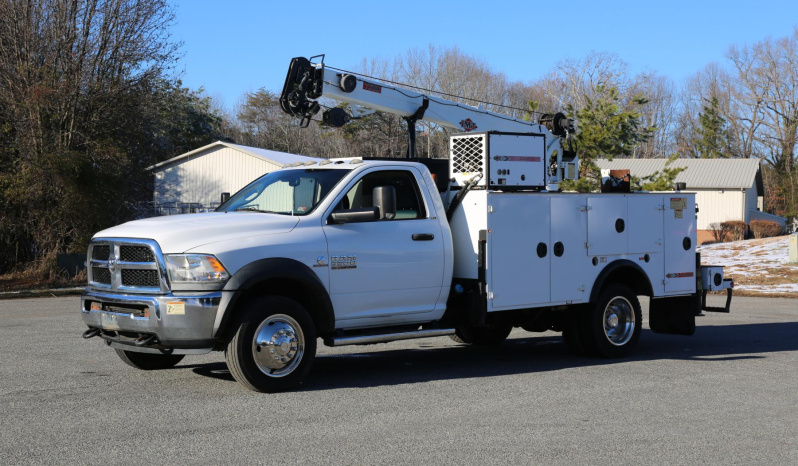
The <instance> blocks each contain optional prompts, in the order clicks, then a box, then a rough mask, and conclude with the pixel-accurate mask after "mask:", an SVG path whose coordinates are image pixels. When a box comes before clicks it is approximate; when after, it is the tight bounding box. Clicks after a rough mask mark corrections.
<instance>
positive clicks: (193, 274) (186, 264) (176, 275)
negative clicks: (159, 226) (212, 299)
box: [164, 254, 230, 290]
mask: <svg viewBox="0 0 798 466" xmlns="http://www.w3.org/2000/svg"><path fill="white" fill-rule="evenodd" d="M164 259H165V260H166V269H167V270H168V272H169V281H170V283H171V284H172V288H173V289H198V288H199V289H203V290H217V289H219V288H221V287H222V286H223V285H224V283H225V282H226V281H227V280H228V279H229V278H230V274H229V273H228V272H227V270H226V269H225V268H224V266H223V265H222V263H221V262H219V259H217V258H216V257H214V256H212V255H210V254H167V255H166V256H165V257H164Z"/></svg>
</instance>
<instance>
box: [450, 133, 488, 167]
mask: <svg viewBox="0 0 798 466" xmlns="http://www.w3.org/2000/svg"><path fill="white" fill-rule="evenodd" d="M484 159H485V136H471V137H462V138H455V139H453V140H452V171H453V172H454V173H482V172H483V169H484Z"/></svg>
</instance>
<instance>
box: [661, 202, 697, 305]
mask: <svg viewBox="0 0 798 466" xmlns="http://www.w3.org/2000/svg"><path fill="white" fill-rule="evenodd" d="M664 217H665V221H664V225H665V231H664V236H665V293H666V294H668V293H676V294H678V293H684V292H688V293H694V292H695V282H696V277H695V271H696V264H695V242H696V231H695V195H693V194H684V193H673V194H670V195H667V196H666V197H665V216H664Z"/></svg>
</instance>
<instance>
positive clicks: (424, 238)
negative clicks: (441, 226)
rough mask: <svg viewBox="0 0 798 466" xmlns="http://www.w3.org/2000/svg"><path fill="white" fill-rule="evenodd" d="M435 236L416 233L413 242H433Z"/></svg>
mask: <svg viewBox="0 0 798 466" xmlns="http://www.w3.org/2000/svg"><path fill="white" fill-rule="evenodd" d="M433 239H435V235H433V234H432V233H416V234H415V235H413V241H432V240H433Z"/></svg>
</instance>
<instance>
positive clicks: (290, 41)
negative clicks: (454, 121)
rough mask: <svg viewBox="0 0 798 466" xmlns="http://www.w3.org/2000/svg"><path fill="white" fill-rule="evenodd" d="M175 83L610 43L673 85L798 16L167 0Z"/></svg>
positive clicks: (245, 85)
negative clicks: (440, 54)
mask: <svg viewBox="0 0 798 466" xmlns="http://www.w3.org/2000/svg"><path fill="white" fill-rule="evenodd" d="M170 2H171V4H172V5H174V7H175V14H176V20H175V24H174V26H173V28H172V34H173V38H174V39H175V40H177V41H180V42H182V43H183V47H182V53H183V58H182V59H181V60H180V63H179V65H178V73H179V75H180V77H181V79H182V80H183V84H184V85H185V86H187V87H189V88H192V89H195V90H196V89H199V88H203V89H204V91H205V94H206V95H208V96H211V97H213V98H214V99H215V100H216V101H217V102H218V103H220V104H221V105H223V106H225V107H227V108H232V107H233V106H234V105H235V103H236V102H237V101H239V100H240V99H241V97H242V96H243V95H244V93H246V92H253V91H256V90H258V89H260V88H265V89H267V90H270V91H274V92H280V91H281V90H282V86H283V83H284V81H285V75H286V73H287V71H288V65H289V62H290V61H291V58H293V57H298V56H304V57H310V56H312V55H318V54H325V55H326V59H325V62H326V63H327V64H329V65H331V66H334V67H337V68H343V69H354V68H356V67H357V65H358V64H359V63H360V62H361V61H362V60H363V59H364V58H368V59H375V58H377V59H393V58H394V57H396V56H398V55H401V54H403V53H405V52H407V51H408V50H409V49H413V48H421V49H426V48H427V46H428V45H429V44H432V45H435V46H436V47H442V48H445V47H452V46H457V47H458V48H459V49H460V51H462V52H463V53H465V54H467V55H469V56H472V57H475V58H478V59H481V60H484V61H485V62H486V63H487V64H488V65H489V66H490V68H491V69H492V70H493V71H495V72H501V73H504V74H505V75H506V76H507V77H508V78H509V79H510V80H512V81H521V82H534V81H536V80H537V79H539V78H541V77H543V76H544V75H546V74H548V73H550V72H552V71H553V70H554V69H555V67H556V65H557V63H558V62H560V61H562V60H565V59H569V58H571V59H576V60H579V59H582V58H584V57H585V56H587V55H588V54H589V53H590V52H591V51H596V52H609V53H614V54H616V55H618V56H619V57H620V58H621V59H622V60H623V61H625V62H626V63H627V64H628V65H629V69H630V71H631V72H633V73H638V72H642V71H654V72H657V73H658V74H660V75H664V76H667V77H669V78H671V79H672V80H673V81H674V83H676V84H677V86H678V85H681V84H682V83H683V82H684V81H685V80H686V79H687V78H688V77H690V76H691V75H693V74H695V73H696V72H698V71H700V70H701V69H702V68H704V67H705V66H706V65H707V64H709V63H712V62H717V63H721V64H724V63H725V61H724V60H725V58H724V55H725V53H726V52H727V51H728V49H729V47H730V46H732V45H737V46H744V45H752V44H753V43H755V42H758V41H761V40H763V39H765V38H767V37H772V38H780V37H785V36H787V35H790V34H792V32H793V30H794V29H795V28H796V27H798V0H778V1H775V0H774V1H769V0H760V1H758V2H754V1H751V0H747V1H739V0H726V1H715V0H712V1H709V0H693V1H683V0H670V1H665V2H661V1H653V0H642V1H640V0H638V1H635V2H632V1H613V0H605V1H600V2H599V1H581V0H570V1H561V2H556V1H545V2H542V1H506V0H491V1H484V2H483V1H480V2H474V1H467V0H460V1H449V0H445V1H433V0H426V1H418V0H400V1H390V2H386V1H378V0H373V1H371V2H362V1H358V0H350V1H330V0H328V1H315V0H304V1H299V0H294V1H291V0H289V1H284V0H283V1H279V2H275V1H269V0H262V1H255V0H225V1H219V0H217V1H211V0H170Z"/></svg>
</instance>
